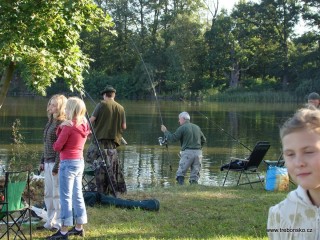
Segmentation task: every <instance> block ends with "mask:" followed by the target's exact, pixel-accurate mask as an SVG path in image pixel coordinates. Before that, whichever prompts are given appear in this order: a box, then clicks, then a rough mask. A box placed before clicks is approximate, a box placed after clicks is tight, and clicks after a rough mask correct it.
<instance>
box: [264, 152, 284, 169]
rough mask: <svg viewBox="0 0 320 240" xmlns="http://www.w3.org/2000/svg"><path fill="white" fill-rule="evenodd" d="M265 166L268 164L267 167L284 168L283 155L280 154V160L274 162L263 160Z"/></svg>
mask: <svg viewBox="0 0 320 240" xmlns="http://www.w3.org/2000/svg"><path fill="white" fill-rule="evenodd" d="M263 162H264V163H265V164H267V167H269V166H277V167H283V166H284V160H283V154H282V152H281V153H280V155H279V157H278V159H277V160H276V161H272V160H263Z"/></svg>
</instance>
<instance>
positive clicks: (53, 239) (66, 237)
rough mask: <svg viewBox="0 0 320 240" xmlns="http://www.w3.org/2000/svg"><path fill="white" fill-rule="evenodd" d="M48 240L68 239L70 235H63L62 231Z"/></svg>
mask: <svg viewBox="0 0 320 240" xmlns="http://www.w3.org/2000/svg"><path fill="white" fill-rule="evenodd" d="M46 239H47V240H58V239H68V233H67V234H65V235H63V234H62V233H61V232H60V230H59V231H58V232H56V233H55V234H53V235H51V236H50V237H47V238H46Z"/></svg>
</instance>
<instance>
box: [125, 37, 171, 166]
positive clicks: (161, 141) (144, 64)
mask: <svg viewBox="0 0 320 240" xmlns="http://www.w3.org/2000/svg"><path fill="white" fill-rule="evenodd" d="M131 42H132V44H133V46H134V48H135V49H136V51H137V53H138V55H139V57H140V60H141V62H142V65H143V66H144V69H145V70H146V73H147V75H148V80H149V82H150V84H151V87H152V90H153V93H154V97H155V99H156V104H157V108H158V112H159V116H160V121H161V125H164V124H163V120H162V114H161V110H160V102H159V100H158V96H157V92H156V89H155V87H154V82H153V80H152V79H151V75H150V73H149V71H148V68H147V65H146V63H145V62H144V60H143V57H142V55H141V53H140V52H139V49H138V47H137V45H136V44H135V43H134V42H133V41H131ZM158 140H159V143H160V145H162V144H165V146H166V149H167V157H168V159H169V168H170V171H172V165H171V158H170V156H169V147H168V142H167V140H166V138H165V137H164V138H162V137H159V139H158Z"/></svg>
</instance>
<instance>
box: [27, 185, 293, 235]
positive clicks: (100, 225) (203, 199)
mask: <svg viewBox="0 0 320 240" xmlns="http://www.w3.org/2000/svg"><path fill="white" fill-rule="evenodd" d="M286 195H287V192H281V193H279V192H266V191H265V190H264V189H263V188H262V186H261V185H258V184H256V185H255V188H254V189H250V187H248V186H240V187H232V188H229V187H226V188H220V187H206V186H201V185H191V186H190V185H186V186H174V187H170V188H155V189H152V190H148V191H144V192H130V193H128V194H127V195H125V196H122V197H121V198H125V199H135V200H143V199H148V198H156V199H158V200H159V201H160V210H159V211H158V212H152V211H144V210H140V209H134V210H132V209H131V210H130V209H120V208H115V207H113V206H111V207H110V206H101V205H95V206H94V207H88V208H87V209H88V217H89V223H88V224H87V225H86V226H85V230H86V237H85V239H223V240H225V239H267V233H266V222H267V216H268V209H269V207H270V206H272V205H274V204H276V203H278V202H279V201H281V200H282V199H284V198H285V196H286ZM48 234H52V233H51V232H46V231H37V230H34V231H33V237H34V239H42V238H43V237H45V236H48ZM70 239H77V237H70Z"/></svg>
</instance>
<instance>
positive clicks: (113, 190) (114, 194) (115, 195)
mask: <svg viewBox="0 0 320 240" xmlns="http://www.w3.org/2000/svg"><path fill="white" fill-rule="evenodd" d="M80 97H81V99H82V101H84V100H83V96H82V94H81V93H80ZM86 118H87V121H88V123H89V126H90V129H91V133H92V136H93V138H94V141H95V143H96V145H97V147H98V150H99V154H100V157H101V158H102V161H103V167H104V169H105V172H106V174H107V178H108V181H109V184H110V186H111V190H112V195H113V196H114V197H115V198H117V194H116V190H115V188H114V186H113V184H112V181H111V177H110V175H109V172H108V170H107V163H106V160H105V158H104V155H103V154H102V150H101V148H100V144H99V141H98V138H97V135H96V134H95V132H94V129H93V126H92V123H91V121H90V118H89V114H88V111H86Z"/></svg>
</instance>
